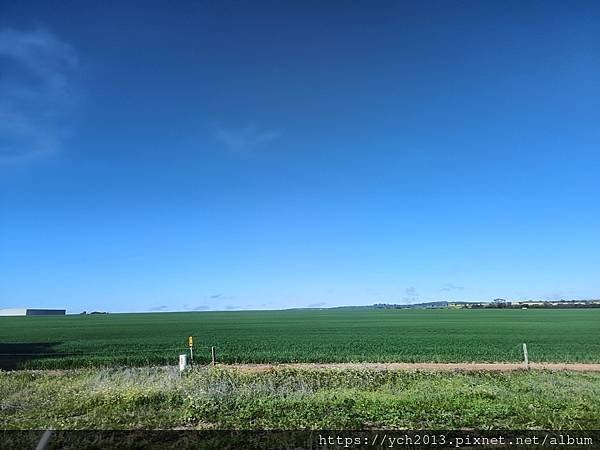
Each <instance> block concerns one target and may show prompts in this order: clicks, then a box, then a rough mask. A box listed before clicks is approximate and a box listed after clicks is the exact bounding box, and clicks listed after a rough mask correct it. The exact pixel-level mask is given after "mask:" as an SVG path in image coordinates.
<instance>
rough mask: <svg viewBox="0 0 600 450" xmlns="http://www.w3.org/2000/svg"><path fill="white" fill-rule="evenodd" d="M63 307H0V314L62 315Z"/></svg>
mask: <svg viewBox="0 0 600 450" xmlns="http://www.w3.org/2000/svg"><path fill="white" fill-rule="evenodd" d="M65 314H66V311H65V310H64V309H33V308H6V309H0V316H64V315H65Z"/></svg>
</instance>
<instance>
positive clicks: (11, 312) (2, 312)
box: [0, 308, 27, 316]
mask: <svg viewBox="0 0 600 450" xmlns="http://www.w3.org/2000/svg"><path fill="white" fill-rule="evenodd" d="M26 315H27V308H6V309H0V316H26Z"/></svg>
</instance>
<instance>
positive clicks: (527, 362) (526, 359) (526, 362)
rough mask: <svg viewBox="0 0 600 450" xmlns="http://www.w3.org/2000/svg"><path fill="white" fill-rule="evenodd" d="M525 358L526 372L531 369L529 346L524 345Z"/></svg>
mask: <svg viewBox="0 0 600 450" xmlns="http://www.w3.org/2000/svg"><path fill="white" fill-rule="evenodd" d="M523 356H524V357H525V370H527V369H529V356H528V355H527V344H523Z"/></svg>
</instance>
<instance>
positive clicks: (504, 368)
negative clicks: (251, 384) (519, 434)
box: [218, 363, 600, 372]
mask: <svg viewBox="0 0 600 450" xmlns="http://www.w3.org/2000/svg"><path fill="white" fill-rule="evenodd" d="M218 367H221V368H231V369H236V370H241V371H245V372H270V371H274V370H282V369H309V370H328V369H335V370H348V369H352V370H356V369H369V370H404V371H416V370H420V371H430V372H437V371H439V372H512V371H516V370H524V369H525V366H524V365H523V364H522V363H521V364H516V363H294V364H218ZM529 368H530V369H533V370H549V371H574V372H600V364H589V363H530V364H529Z"/></svg>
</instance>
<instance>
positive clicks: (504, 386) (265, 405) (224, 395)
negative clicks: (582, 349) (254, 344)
mask: <svg viewBox="0 0 600 450" xmlns="http://www.w3.org/2000/svg"><path fill="white" fill-rule="evenodd" d="M87 428H91V429H149V428H150V429H159V428H160V429H164V428H177V429H181V428H200V429H304V428H308V429H364V428H379V429H381V428H396V429H397V428H408V429H434V430H435V429H460V428H475V429H490V428H491V429H580V428H583V429H599V428H600V374H598V373H570V372H556V373H550V372H544V371H529V372H526V371H520V372H512V373H426V372H395V371H374V370H363V369H361V370H344V371H341V370H318V371H315V370H289V369H284V370H275V371H272V372H266V373H244V372H241V371H236V370H231V369H229V370H222V369H218V368H217V369H206V368H195V369H194V370H191V371H189V372H186V373H185V374H184V375H183V376H179V374H178V373H177V369H176V368H172V367H171V368H156V367H144V368H110V369H79V370H73V371H61V372H54V371H37V372H28V371H14V372H0V429H38V430H39V429H87ZM16 448H23V447H22V446H18V447H16ZM72 448H79V447H72ZM136 448H137V447H136ZM215 448H218V447H215Z"/></svg>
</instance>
